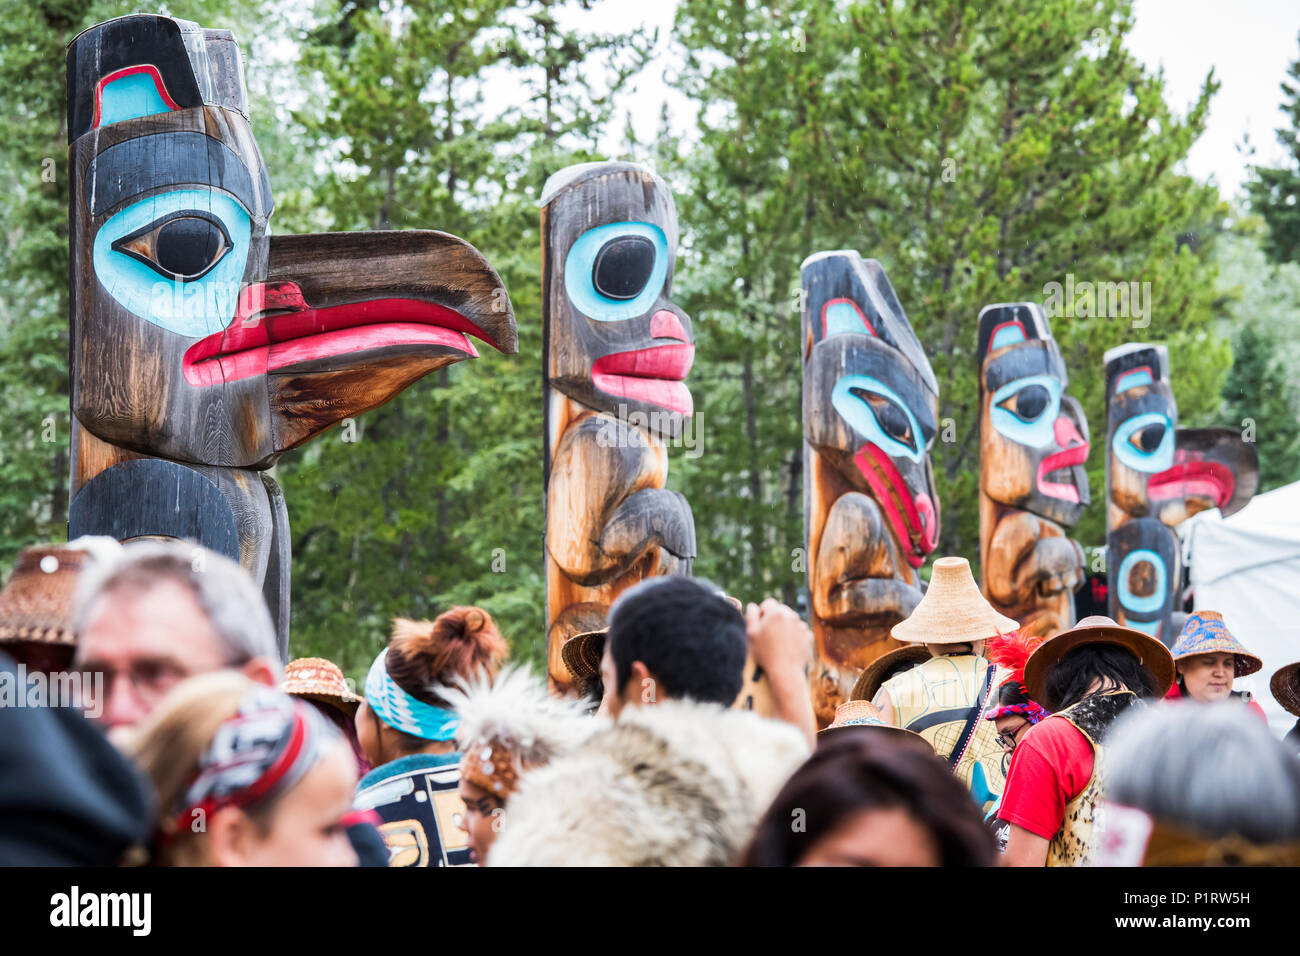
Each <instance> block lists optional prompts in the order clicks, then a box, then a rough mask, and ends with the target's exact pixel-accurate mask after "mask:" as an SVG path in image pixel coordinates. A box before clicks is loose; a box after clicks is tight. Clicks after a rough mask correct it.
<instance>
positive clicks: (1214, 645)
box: [1170, 611, 1264, 677]
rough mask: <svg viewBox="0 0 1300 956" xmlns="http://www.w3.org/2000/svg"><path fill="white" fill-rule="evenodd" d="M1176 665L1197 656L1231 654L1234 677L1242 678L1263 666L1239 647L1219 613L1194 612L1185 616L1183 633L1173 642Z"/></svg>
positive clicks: (1239, 644)
mask: <svg viewBox="0 0 1300 956" xmlns="http://www.w3.org/2000/svg"><path fill="white" fill-rule="evenodd" d="M1170 653H1171V654H1173V655H1174V660H1175V661H1181V660H1183V659H1184V658H1187V657H1196V656H1197V655H1199V654H1231V655H1233V657H1234V658H1235V659H1236V667H1235V676H1237V677H1245V676H1246V675H1247V674H1253V673H1255V671H1257V670H1260V669H1262V668H1263V666H1264V662H1263V661H1262V660H1260V659H1259V658H1258V657H1256V656H1255V655H1254V654H1252V653H1251V652H1250V651H1248V650H1246V648H1245V647H1244V646H1243V645H1242V643H1241V642H1240V641H1238V640H1237V639H1236V638H1235V637H1233V636H1232V632H1231V631H1229V630H1228V626H1227V625H1226V624H1224V623H1223V615H1222V614H1220V613H1219V612H1218V611H1197V612H1195V613H1194V614H1189V615H1188V616H1187V621H1186V622H1185V623H1184V624H1183V632H1182V633H1181V634H1179V635H1178V640H1176V641H1174V646H1173V650H1172V651H1170Z"/></svg>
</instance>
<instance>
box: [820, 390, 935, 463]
mask: <svg viewBox="0 0 1300 956" xmlns="http://www.w3.org/2000/svg"><path fill="white" fill-rule="evenodd" d="M831 404H832V405H834V406H835V410H836V411H837V412H839V413H840V417H841V418H843V419H844V420H845V421H846V422H847V423H848V424H849V426H850V427H852V429H853V430H854V431H855V432H857V433H858V434H859V435H861V436H862V437H863V438H865V439H867V440H868V441H870V442H871V443H872V444H874V445H876V446H877V447H878V448H880V449H881V450H882V451H884V452H885V454H887V455H889V456H890V457H891V458H907V459H909V460H910V461H914V462H919V461H920V460H921V457H922V456H923V455H924V446H923V443H924V441H925V440H926V439H925V436H924V435H923V434H922V431H921V427H920V425H919V424H918V422H917V420H916V416H915V415H913V414H912V411H911V409H909V408H908V407H907V404H906V403H905V402H904V401H903V399H902V398H901V397H900V396H899V395H898V393H897V392H895V391H894V390H893V389H892V388H890V387H889V386H888V385H886V384H885V383H884V382H881V381H879V380H877V379H874V378H872V377H870V376H869V375H846V376H844V377H843V378H842V379H840V380H839V381H838V382H836V383H835V388H834V389H833V390H832V391H831Z"/></svg>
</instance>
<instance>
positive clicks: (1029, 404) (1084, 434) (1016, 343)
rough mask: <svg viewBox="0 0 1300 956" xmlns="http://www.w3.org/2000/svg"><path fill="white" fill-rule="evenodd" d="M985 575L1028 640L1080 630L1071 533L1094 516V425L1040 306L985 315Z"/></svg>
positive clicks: (1014, 306) (1079, 571)
mask: <svg viewBox="0 0 1300 956" xmlns="http://www.w3.org/2000/svg"><path fill="white" fill-rule="evenodd" d="M977 355H978V362H979V365H980V571H981V576H982V578H983V580H982V582H981V583H982V585H983V590H984V594H985V596H986V597H987V598H988V599H989V601H990V602H991V603H992V604H993V606H994V607H995V608H996V609H997V610H998V611H999V612H1000V613H1002V614H1005V615H1006V616H1007V617H1010V618H1014V619H1015V620H1017V621H1019V622H1020V625H1021V627H1022V628H1023V629H1027V633H1029V634H1035V635H1041V636H1043V637H1051V636H1052V635H1054V634H1056V633H1057V632H1058V631H1063V630H1065V629H1066V628H1068V627H1070V626H1072V625H1073V624H1074V591H1075V589H1076V588H1077V587H1078V586H1079V584H1080V583H1082V581H1083V578H1084V560H1083V549H1082V548H1081V547H1080V546H1079V544H1078V542H1076V541H1073V540H1071V539H1070V538H1067V537H1066V535H1065V529H1067V528H1071V527H1073V526H1074V524H1075V522H1077V521H1078V520H1079V517H1080V516H1081V515H1082V514H1083V511H1084V509H1085V508H1087V507H1088V501H1089V498H1088V475H1087V472H1086V471H1085V470H1084V464H1085V462H1086V461H1087V459H1088V421H1087V419H1086V418H1085V417H1084V414H1083V407H1082V406H1081V405H1080V404H1079V402H1078V401H1077V400H1076V399H1075V398H1074V397H1073V396H1071V395H1067V394H1066V391H1065V390H1066V387H1067V385H1068V384H1069V379H1068V377H1067V376H1066V372H1065V362H1064V361H1063V360H1062V359H1061V352H1060V350H1059V349H1058V348H1057V345H1056V340H1055V339H1053V338H1052V330H1051V328H1050V327H1049V325H1048V323H1047V316H1046V314H1045V313H1044V312H1043V309H1042V307H1041V306H1040V305H1038V303H1036V302H1016V303H1010V304H1001V305H990V306H986V307H985V308H984V309H983V310H981V312H980V316H979V338H978V348H977Z"/></svg>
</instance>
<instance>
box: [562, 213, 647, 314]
mask: <svg viewBox="0 0 1300 956" xmlns="http://www.w3.org/2000/svg"><path fill="white" fill-rule="evenodd" d="M667 276H668V239H667V237H666V236H664V231H663V230H662V229H660V228H659V227H658V226H656V225H655V224H654V223H649V222H611V223H607V224H606V225H603V226H597V227H596V228H594V229H588V230H587V231H586V232H584V233H583V234H582V235H581V236H579V237H578V240H577V242H575V243H574V244H573V245H572V247H570V249H569V255H568V257H567V258H566V259H565V261H564V291H565V292H567V293H568V295H569V301H571V302H572V303H573V304H574V306H575V307H576V308H577V309H578V311H580V312H581V313H582V314H583V315H585V316H587V317H588V318H590V319H595V320H596V321H597V322H623V321H626V320H627V319H633V318H636V317H637V316H639V315H645V314H646V313H647V312H649V311H650V307H651V306H652V305H654V302H655V300H656V299H658V298H659V293H660V291H661V290H662V289H663V287H664V279H665V278H667Z"/></svg>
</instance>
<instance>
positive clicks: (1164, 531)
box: [1106, 344, 1179, 644]
mask: <svg viewBox="0 0 1300 956" xmlns="http://www.w3.org/2000/svg"><path fill="white" fill-rule="evenodd" d="M1177 426H1178V406H1177V405H1176V404H1175V402H1174V394H1173V390H1172V389H1171V388H1170V385H1169V356H1168V351H1167V350H1166V349H1165V347H1164V346H1163V345H1143V344H1130V345H1122V346H1120V347H1118V348H1114V349H1111V350H1110V351H1108V352H1107V353H1106V498H1107V502H1106V504H1107V508H1106V513H1107V530H1108V534H1107V574H1108V578H1109V581H1108V585H1109V603H1110V611H1111V617H1113V618H1114V619H1115V620H1116V621H1118V622H1119V623H1121V624H1125V625H1127V626H1129V627H1134V628H1137V629H1138V630H1141V631H1144V632H1146V633H1147V634H1150V635H1152V636H1153V637H1158V638H1160V639H1161V640H1163V641H1164V642H1165V643H1166V644H1169V643H1172V641H1173V639H1174V637H1176V635H1172V634H1169V633H1167V632H1168V631H1169V630H1170V628H1169V617H1170V614H1171V613H1172V612H1173V609H1174V602H1175V597H1176V595H1177V591H1178V578H1179V562H1178V550H1177V546H1176V545H1177V542H1176V539H1175V537H1174V534H1173V532H1172V531H1170V530H1169V528H1167V527H1166V526H1165V525H1164V524H1162V523H1161V521H1160V520H1159V517H1158V508H1157V507H1155V506H1154V505H1153V494H1152V489H1153V485H1155V486H1156V487H1158V483H1157V478H1158V476H1161V475H1164V474H1165V473H1166V472H1168V471H1169V469H1171V468H1172V467H1173V465H1174V457H1175V455H1174V452H1175V429H1176V428H1177ZM1158 495H1159V492H1158V491H1157V493H1156V496H1155V500H1159V498H1158Z"/></svg>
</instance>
